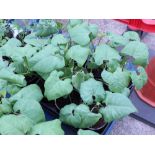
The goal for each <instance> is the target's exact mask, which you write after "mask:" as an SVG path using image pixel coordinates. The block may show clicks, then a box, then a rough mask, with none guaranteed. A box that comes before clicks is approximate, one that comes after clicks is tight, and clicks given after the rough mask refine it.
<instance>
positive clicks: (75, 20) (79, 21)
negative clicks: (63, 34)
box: [69, 19, 83, 27]
mask: <svg viewBox="0 0 155 155" xmlns="http://www.w3.org/2000/svg"><path fill="white" fill-rule="evenodd" d="M82 22H83V20H82V19H70V20H69V24H70V26H71V27H74V26H76V25H79V24H82Z"/></svg>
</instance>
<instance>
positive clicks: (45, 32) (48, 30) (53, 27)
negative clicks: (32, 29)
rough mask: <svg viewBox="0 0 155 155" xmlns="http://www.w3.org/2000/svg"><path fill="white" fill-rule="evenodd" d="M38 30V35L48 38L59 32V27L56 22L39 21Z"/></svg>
mask: <svg viewBox="0 0 155 155" xmlns="http://www.w3.org/2000/svg"><path fill="white" fill-rule="evenodd" d="M36 29H37V32H36V35H37V36H40V37H47V36H49V35H51V34H54V33H57V32H58V27H57V24H56V22H55V21H53V20H49V19H41V20H39V24H37V28H36Z"/></svg>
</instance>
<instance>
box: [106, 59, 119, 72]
mask: <svg viewBox="0 0 155 155" xmlns="http://www.w3.org/2000/svg"><path fill="white" fill-rule="evenodd" d="M107 67H108V71H109V72H115V71H116V69H117V68H118V67H120V63H119V62H118V61H117V60H110V61H109V62H108V63H107Z"/></svg>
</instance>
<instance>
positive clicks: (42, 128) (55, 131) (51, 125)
mask: <svg viewBox="0 0 155 155" xmlns="http://www.w3.org/2000/svg"><path fill="white" fill-rule="evenodd" d="M30 134H31V135H64V131H63V130H62V128H61V122H60V120H59V119H55V120H52V121H47V122H43V123H39V124H36V125H35V126H34V127H33V128H32V130H31V132H30Z"/></svg>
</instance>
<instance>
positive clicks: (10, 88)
mask: <svg viewBox="0 0 155 155" xmlns="http://www.w3.org/2000/svg"><path fill="white" fill-rule="evenodd" d="M20 90H21V87H19V86H16V85H14V84H9V85H7V86H6V91H7V93H9V94H10V95H11V96H12V95H14V94H16V93H17V92H19V91H20Z"/></svg>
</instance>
